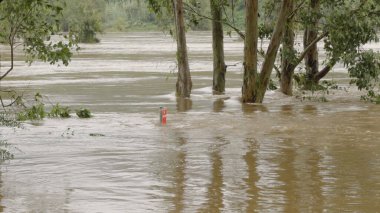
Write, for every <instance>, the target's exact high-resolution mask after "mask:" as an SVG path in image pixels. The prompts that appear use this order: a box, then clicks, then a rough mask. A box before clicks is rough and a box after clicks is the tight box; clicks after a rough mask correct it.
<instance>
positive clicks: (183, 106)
mask: <svg viewBox="0 0 380 213" xmlns="http://www.w3.org/2000/svg"><path fill="white" fill-rule="evenodd" d="M176 100H177V112H187V111H189V110H191V108H192V107H193V101H192V100H191V99H190V98H180V97H178V98H176Z"/></svg>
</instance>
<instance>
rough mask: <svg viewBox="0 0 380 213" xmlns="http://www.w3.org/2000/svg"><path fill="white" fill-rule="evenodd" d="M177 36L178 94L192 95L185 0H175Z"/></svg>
mask: <svg viewBox="0 0 380 213" xmlns="http://www.w3.org/2000/svg"><path fill="white" fill-rule="evenodd" d="M173 5H174V13H175V24H176V33H177V35H176V38H177V62H178V78H177V84H176V95H177V96H178V97H190V94H191V87H192V82H191V76H190V68H189V61H188V56H187V46H186V33H185V22H184V13H183V1H182V0H173Z"/></svg>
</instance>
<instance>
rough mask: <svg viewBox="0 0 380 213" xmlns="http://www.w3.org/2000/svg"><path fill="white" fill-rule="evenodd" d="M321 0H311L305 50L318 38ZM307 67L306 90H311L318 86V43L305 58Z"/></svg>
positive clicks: (305, 33) (305, 35) (305, 34)
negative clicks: (310, 16)
mask: <svg viewBox="0 0 380 213" xmlns="http://www.w3.org/2000/svg"><path fill="white" fill-rule="evenodd" d="M319 1H320V0H310V10H311V15H312V18H311V23H310V24H309V25H308V26H307V27H306V28H305V32H304V38H303V41H304V48H306V47H307V46H309V44H310V43H311V42H312V41H314V40H315V39H316V38H317V37H318V22H319V18H318V15H317V14H318V13H319V10H320V6H319ZM305 67H306V85H305V86H306V88H311V87H312V85H315V84H318V80H317V79H315V78H314V76H315V75H316V74H317V73H318V69H319V68H318V48H317V43H314V44H313V45H312V47H311V48H310V50H309V51H308V53H307V54H306V56H305Z"/></svg>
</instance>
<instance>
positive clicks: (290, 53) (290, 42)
mask: <svg viewBox="0 0 380 213" xmlns="http://www.w3.org/2000/svg"><path fill="white" fill-rule="evenodd" d="M290 7H291V10H292V11H293V10H294V4H293V3H292V5H290ZM294 52H295V50H294V30H293V19H292V18H288V20H287V21H286V25H285V34H284V39H283V41H282V55H281V78H280V88H281V92H282V93H284V94H285V95H292V94H293V74H294V69H295V67H296V65H294V58H295V55H294Z"/></svg>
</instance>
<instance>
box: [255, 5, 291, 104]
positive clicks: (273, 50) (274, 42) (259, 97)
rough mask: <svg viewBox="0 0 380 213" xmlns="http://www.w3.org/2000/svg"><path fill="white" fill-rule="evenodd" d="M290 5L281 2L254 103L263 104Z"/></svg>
mask: <svg viewBox="0 0 380 213" xmlns="http://www.w3.org/2000/svg"><path fill="white" fill-rule="evenodd" d="M292 5H293V0H283V2H282V5H281V10H280V13H279V15H278V18H277V23H276V27H275V29H274V32H273V34H272V38H271V41H270V43H269V46H268V50H267V53H266V55H265V59H264V63H263V66H262V67H261V72H260V84H259V87H258V88H257V90H256V100H255V102H256V103H262V102H263V99H264V96H265V92H266V90H267V87H268V84H269V80H270V75H271V74H272V70H273V67H274V62H275V60H276V56H277V51H278V48H279V47H280V44H281V41H282V38H283V35H284V31H285V23H286V20H287V18H288V16H289V14H290V13H291V12H292V8H293V6H292Z"/></svg>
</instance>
